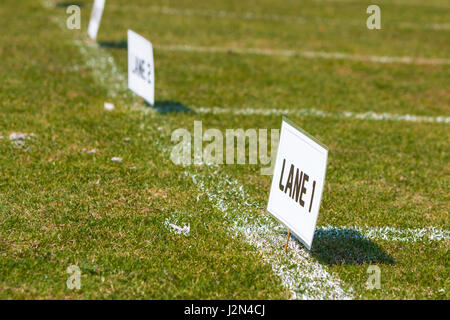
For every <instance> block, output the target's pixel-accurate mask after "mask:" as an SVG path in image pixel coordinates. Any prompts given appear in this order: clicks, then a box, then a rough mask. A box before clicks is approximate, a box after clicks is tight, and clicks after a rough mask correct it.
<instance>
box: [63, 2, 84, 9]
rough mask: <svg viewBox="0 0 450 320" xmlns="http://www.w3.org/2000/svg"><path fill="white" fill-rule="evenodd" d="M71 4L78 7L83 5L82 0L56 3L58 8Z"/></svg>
mask: <svg viewBox="0 0 450 320" xmlns="http://www.w3.org/2000/svg"><path fill="white" fill-rule="evenodd" d="M72 5H75V6H79V7H80V8H83V7H84V3H83V2H58V3H57V4H56V6H57V7H58V8H67V7H69V6H72Z"/></svg>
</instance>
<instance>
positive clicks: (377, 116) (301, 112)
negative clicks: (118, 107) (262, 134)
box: [193, 107, 450, 123]
mask: <svg viewBox="0 0 450 320" xmlns="http://www.w3.org/2000/svg"><path fill="white" fill-rule="evenodd" d="M193 110H194V111H195V112H197V113H199V114H215V115H217V114H232V115H240V116H253V115H261V116H274V115H275V116H288V115H294V116H314V117H321V118H337V119H343V118H349V119H359V120H374V121H384V120H390V121H400V122H430V123H450V117H444V116H438V117H431V116H418V115H411V114H395V113H376V112H371V111H369V112H363V113H356V112H351V111H342V112H326V111H321V110H317V109H311V108H309V109H273V108H270V109H264V108H260V109H255V108H242V109H237V108H219V107H214V108H206V107H200V108H194V109H193Z"/></svg>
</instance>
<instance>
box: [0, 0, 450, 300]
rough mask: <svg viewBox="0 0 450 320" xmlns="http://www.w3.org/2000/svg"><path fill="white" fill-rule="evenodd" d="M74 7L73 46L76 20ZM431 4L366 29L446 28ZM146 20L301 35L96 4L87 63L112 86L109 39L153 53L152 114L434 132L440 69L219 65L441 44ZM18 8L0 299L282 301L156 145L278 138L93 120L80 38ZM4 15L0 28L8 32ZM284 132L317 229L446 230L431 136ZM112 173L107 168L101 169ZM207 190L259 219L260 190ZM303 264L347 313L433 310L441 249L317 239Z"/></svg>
mask: <svg viewBox="0 0 450 320" xmlns="http://www.w3.org/2000/svg"><path fill="white" fill-rule="evenodd" d="M397 2H398V1H397ZM81 3H82V4H84V6H83V7H82V15H83V29H82V31H81V33H82V32H85V31H86V24H87V17H88V16H89V14H90V3H89V2H88V1H82V2H81ZM433 4H434V5H435V6H433ZM440 4H445V3H444V2H439V1H436V2H433V3H430V5H429V6H419V5H417V6H414V5H408V6H406V5H401V2H398V3H397V4H392V5H391V4H389V5H388V4H386V10H384V9H383V6H382V17H386V19H387V20H386V21H387V22H388V21H390V20H392V21H396V22H402V21H422V22H426V20H429V21H430V22H433V23H445V22H446V19H447V21H448V17H449V10H448V9H446V10H442V9H441V8H439V5H440ZM153 5H154V6H158V5H161V6H169V7H174V8H180V9H183V8H191V9H192V8H193V9H198V10H205V9H207V10H212V11H220V10H225V11H232V12H246V11H248V12H256V13H260V14H280V15H294V16H297V15H298V16H305V17H306V18H308V19H310V23H307V24H293V25H291V24H288V23H273V22H272V23H270V22H267V21H253V20H245V19H238V18H233V19H218V18H211V17H209V18H208V17H201V16H196V15H191V16H186V15H182V14H179V15H164V14H154V13H153V14H152V13H151V11H146V10H145V9H142V10H140V9H139V8H145V7H146V6H148V4H147V2H145V1H135V2H133V3H132V4H130V3H128V2H126V1H109V2H108V3H107V6H106V10H105V13H104V19H103V21H102V26H101V30H100V33H99V43H100V44H101V46H102V47H103V48H102V49H101V50H105V51H106V52H107V53H109V54H111V55H112V56H113V57H114V59H115V61H116V63H117V65H118V66H119V68H121V69H122V71H123V73H124V74H125V71H126V70H127V65H126V42H125V46H124V41H126V38H125V37H126V29H133V30H134V31H136V32H139V33H141V34H142V35H144V36H146V37H147V38H148V39H150V40H151V41H152V42H153V44H154V45H155V47H156V50H155V59H156V60H155V63H156V67H155V69H156V70H155V71H156V100H157V101H158V102H157V103H158V105H163V102H164V103H169V102H170V103H176V104H181V105H183V106H185V107H186V108H191V109H194V108H197V107H215V106H218V107H227V108H232V109H241V108H283V109H300V108H316V109H319V110H323V111H330V112H335V111H353V112H367V111H375V112H380V113H381V112H390V113H396V114H407V113H410V114H416V115H426V116H449V115H450V111H449V105H450V88H449V82H448V79H449V71H450V70H449V66H445V65H436V66H417V65H400V64H374V63H364V62H354V61H348V60H341V61H336V60H321V59H316V60H307V59H302V58H288V57H276V56H272V57H267V56H265V57H262V56H256V55H245V54H236V53H233V47H236V48H239V47H249V48H251V47H258V48H285V49H299V50H321V51H332V52H334V51H344V52H348V53H352V52H355V53H360V54H370V55H409V56H418V57H436V58H445V57H448V50H446V49H448V38H449V31H445V30H444V31H435V30H433V31H431V30H420V29H419V30H417V29H408V30H404V29H401V28H398V26H397V27H395V28H393V29H389V28H387V27H386V29H384V30H382V31H380V32H378V31H368V30H367V29H366V28H365V17H366V16H367V15H366V14H365V8H366V7H367V5H366V3H364V2H358V3H357V5H356V6H355V5H354V4H352V3H335V2H324V4H322V3H321V4H320V5H319V4H318V3H317V2H314V1H307V2H305V3H302V4H301V5H300V4H296V3H294V2H289V3H278V2H273V1H264V2H259V1H258V3H257V4H256V3H255V2H252V1H239V2H237V1H229V2H226V3H223V2H219V1H216V2H208V4H198V3H197V2H193V1H192V2H188V1H171V2H170V3H166V2H162V1H161V2H155V3H153ZM20 7H21V10H18V9H17V5H15V2H14V4H13V1H9V2H7V4H6V5H4V6H3V7H2V8H1V9H0V15H1V16H3V17H4V18H2V19H0V25H1V26H2V29H8V30H9V33H4V34H2V37H3V38H5V39H2V40H3V43H10V45H9V46H2V47H1V48H0V54H1V55H2V57H4V61H3V62H2V64H0V69H1V72H0V82H1V88H2V89H1V91H0V101H1V102H0V103H1V114H2V117H0V122H1V131H0V135H3V136H4V138H3V139H2V140H0V146H1V153H0V163H1V172H2V177H3V178H2V180H1V182H0V194H1V197H0V209H1V213H2V214H1V216H0V219H1V224H0V225H1V227H0V232H1V237H0V254H1V256H0V274H1V277H0V288H1V290H0V297H2V298H163V299H164V298H251V299H253V298H268V299H285V298H289V292H287V290H286V289H285V288H284V287H283V286H282V284H281V281H280V280H279V279H278V278H277V277H276V276H275V275H274V274H273V273H272V271H271V268H270V265H267V264H265V263H264V261H263V259H262V258H261V256H260V254H259V253H258V251H257V250H256V249H255V248H253V247H251V246H249V245H247V244H246V243H245V241H244V240H245V239H235V238H233V237H232V235H230V233H229V231H228V229H227V226H226V225H225V223H224V217H223V213H222V212H220V211H219V210H217V209H214V206H212V204H211V203H210V202H209V201H208V200H207V199H206V198H205V197H204V196H202V194H201V192H200V190H199V189H198V187H197V186H196V185H195V184H194V183H193V182H192V180H191V179H190V178H189V177H187V176H186V175H185V174H184V172H185V171H186V170H189V168H187V169H186V168H184V167H181V166H177V165H174V164H173V163H172V162H171V161H170V159H169V156H168V153H170V146H172V145H174V143H172V142H171V141H170V133H171V132H172V130H174V129H176V128H179V127H182V128H187V129H188V130H190V131H191V132H192V131H193V122H194V120H202V121H203V125H204V129H206V128H218V129H220V130H222V131H223V132H224V130H225V129H227V128H245V129H247V128H268V129H270V128H279V126H280V122H281V119H280V117H277V116H256V115H254V116H235V115H199V114H195V113H192V112H187V113H165V114H154V113H150V114H147V115H145V114H143V113H140V112H138V111H134V112H133V111H130V110H129V107H130V106H131V105H132V104H134V103H135V100H136V99H133V98H130V97H129V96H125V97H119V98H116V99H112V102H114V103H115V104H116V109H115V110H114V111H113V112H110V113H108V112H105V111H104V110H103V102H104V101H107V100H111V98H110V97H108V88H105V87H103V86H102V85H101V83H100V82H99V81H98V79H96V78H95V76H94V75H93V73H92V70H91V67H90V66H87V65H86V63H85V60H84V59H83V57H82V56H81V55H80V53H79V49H78V47H76V46H75V45H74V40H75V39H79V38H80V37H82V36H81V35H80V32H79V31H69V30H61V29H60V28H59V27H58V25H57V24H53V23H48V21H49V20H50V19H51V17H52V16H59V17H64V15H65V13H64V5H62V4H61V6H60V7H58V6H57V7H56V8H54V9H51V10H49V11H46V10H44V9H43V8H42V6H41V4H40V3H39V2H33V1H24V2H22V3H21V5H20ZM424 10H425V11H426V12H427V15H425V14H424ZM13 13H14V14H17V15H18V16H17V18H15V20H14V21H12V20H11V19H8V18H7V17H9V16H12V15H13ZM330 19H331V20H330ZM352 19H361V26H360V27H357V26H354V25H351V24H350V25H349V24H346V21H349V20H352ZM383 19H384V18H383ZM318 21H320V22H321V23H319V22H318ZM322 21H331V22H329V23H330V26H328V25H327V24H326V23H325V22H322ZM336 21H342V25H341V24H340V23H336ZM383 21H384V20H383ZM417 23H418V22H417ZM323 24H325V28H324V27H323ZM385 25H386V24H384V25H383V26H385ZM165 44H189V45H198V46H205V47H207V46H224V47H227V48H229V49H230V53H228V54H222V53H195V52H191V53H186V52H176V51H166V50H163V49H161V50H159V49H158V45H165ZM124 47H125V48H124ZM93 68H95V66H93ZM141 104H142V103H141ZM290 118H291V119H292V120H293V121H294V122H296V123H297V124H299V125H300V126H302V127H303V128H304V129H306V130H307V131H308V132H310V133H311V134H313V135H315V136H316V137H318V138H319V139H320V140H322V141H323V142H324V143H325V144H327V145H328V146H329V148H330V153H329V162H328V171H327V183H326V187H325V190H324V195H323V201H322V209H321V212H320V216H319V222H318V223H319V225H327V224H332V225H336V226H339V225H347V226H375V227H377V226H378V227H381V226H392V227H397V228H399V229H402V228H421V227H429V226H435V227H439V228H441V229H448V227H449V225H448V211H449V200H450V199H449V196H448V195H449V191H450V190H449V189H450V188H449V176H450V172H449V166H448V163H449V160H450V158H449V152H448V149H449V141H450V140H449V138H450V132H449V129H448V124H431V123H408V122H392V121H377V122H375V121H365V120H355V119H346V120H343V119H331V118H325V119H324V118H318V117H311V116H309V117H305V116H304V117H300V116H293V117H290ZM11 132H28V133H31V132H33V133H35V134H36V135H37V136H36V137H34V138H31V139H30V140H27V141H26V143H25V146H24V147H21V148H18V147H15V146H14V144H12V143H11V142H10V141H9V140H8V135H9V134H10V133H11ZM125 138H129V139H127V140H129V141H128V142H126V141H125V140H124V139H125ZM83 148H86V149H88V150H90V149H92V148H96V149H97V152H96V153H95V154H87V153H86V152H85V151H83ZM116 156H119V157H122V158H123V162H122V163H114V162H112V161H111V158H112V157H116ZM196 170H199V171H204V172H205V173H206V174H209V173H210V169H209V168H202V167H200V168H196ZM224 177H232V178H233V179H236V180H237V181H239V182H240V183H242V185H244V187H245V189H246V190H248V192H249V195H250V197H251V199H249V200H251V201H255V202H257V203H258V204H259V207H261V208H263V207H264V206H265V203H266V201H267V196H268V191H269V187H270V181H271V180H270V179H271V177H269V176H261V175H260V174H259V166H249V165H245V166H242V165H241V166H237V165H229V166H223V167H220V168H218V169H217V170H216V171H215V174H214V175H211V181H212V183H214V182H219V181H220V180H221V179H224ZM231 197H232V195H231ZM260 214H266V215H267V214H268V213H266V212H264V210H261V213H260ZM166 219H168V220H169V221H170V222H172V223H177V224H179V225H182V224H183V223H186V224H188V223H189V224H190V227H191V234H190V236H189V237H184V236H182V235H175V234H173V233H171V232H170V231H169V228H168V227H167V226H166ZM280 250H282V248H280ZM312 255H313V257H314V258H315V259H317V260H318V261H320V262H321V263H323V264H324V265H326V266H327V268H328V270H329V271H331V272H333V273H335V274H336V275H338V276H339V278H341V279H342V280H343V281H344V283H345V286H346V287H353V290H354V295H355V297H357V298H364V299H368V298H383V299H408V298H425V299H448V298H449V293H448V291H449V289H450V288H449V287H450V284H449V282H448V276H449V263H448V261H449V255H448V241H438V242H418V243H406V242H389V241H377V242H374V241H367V242H362V243H361V242H355V241H351V240H348V239H340V242H338V243H335V242H333V241H330V240H329V239H328V240H327V239H320V238H318V239H316V241H315V243H314V245H313V251H312ZM72 264H76V265H78V266H80V268H81V270H82V286H83V287H82V289H81V290H80V291H71V290H68V289H67V288H66V283H65V281H66V279H67V278H68V276H69V275H68V274H67V273H66V272H65V270H66V268H67V267H68V266H70V265H72ZM369 264H377V265H379V266H380V268H381V270H382V289H381V290H366V289H365V282H366V280H367V277H368V275H367V273H366V270H367V266H368V265H369Z"/></svg>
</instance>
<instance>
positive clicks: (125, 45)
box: [98, 40, 128, 49]
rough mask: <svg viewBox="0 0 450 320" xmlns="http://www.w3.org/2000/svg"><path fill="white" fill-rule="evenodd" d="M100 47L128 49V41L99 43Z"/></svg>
mask: <svg viewBox="0 0 450 320" xmlns="http://www.w3.org/2000/svg"><path fill="white" fill-rule="evenodd" d="M98 45H99V46H100V47H102V48H108V49H127V48H128V42H127V41H126V40H122V41H99V42H98Z"/></svg>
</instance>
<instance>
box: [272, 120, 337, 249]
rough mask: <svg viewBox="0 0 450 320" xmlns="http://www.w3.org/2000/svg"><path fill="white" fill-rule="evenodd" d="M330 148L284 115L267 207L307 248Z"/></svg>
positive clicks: (317, 208) (312, 232) (312, 236)
mask: <svg viewBox="0 0 450 320" xmlns="http://www.w3.org/2000/svg"><path fill="white" fill-rule="evenodd" d="M327 158H328V148H327V147H326V146H324V145H323V144H322V143H320V142H319V141H318V140H317V139H315V138H314V137H312V136H310V135H309V134H308V133H306V132H305V131H304V130H302V129H301V128H299V127H297V126H296V125H295V124H294V123H292V122H291V121H290V120H288V119H286V118H283V122H282V124H281V133H280V143H279V146H278V153H277V159H276V162H275V169H274V173H273V178H272V186H271V189H270V196H269V202H268V204H267V210H268V211H269V212H270V213H271V214H273V215H274V216H275V217H276V218H277V219H278V220H280V221H281V222H282V223H283V224H285V225H286V226H287V227H288V228H289V229H290V230H291V232H293V233H294V234H295V235H296V236H297V237H298V239H299V240H300V241H301V242H302V243H303V244H304V245H305V246H306V247H307V248H308V249H311V245H312V242H313V238H314V230H315V228H316V221H317V217H318V216H319V208H320V201H321V198H322V191H323V186H324V183H325V173H326V168H327Z"/></svg>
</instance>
